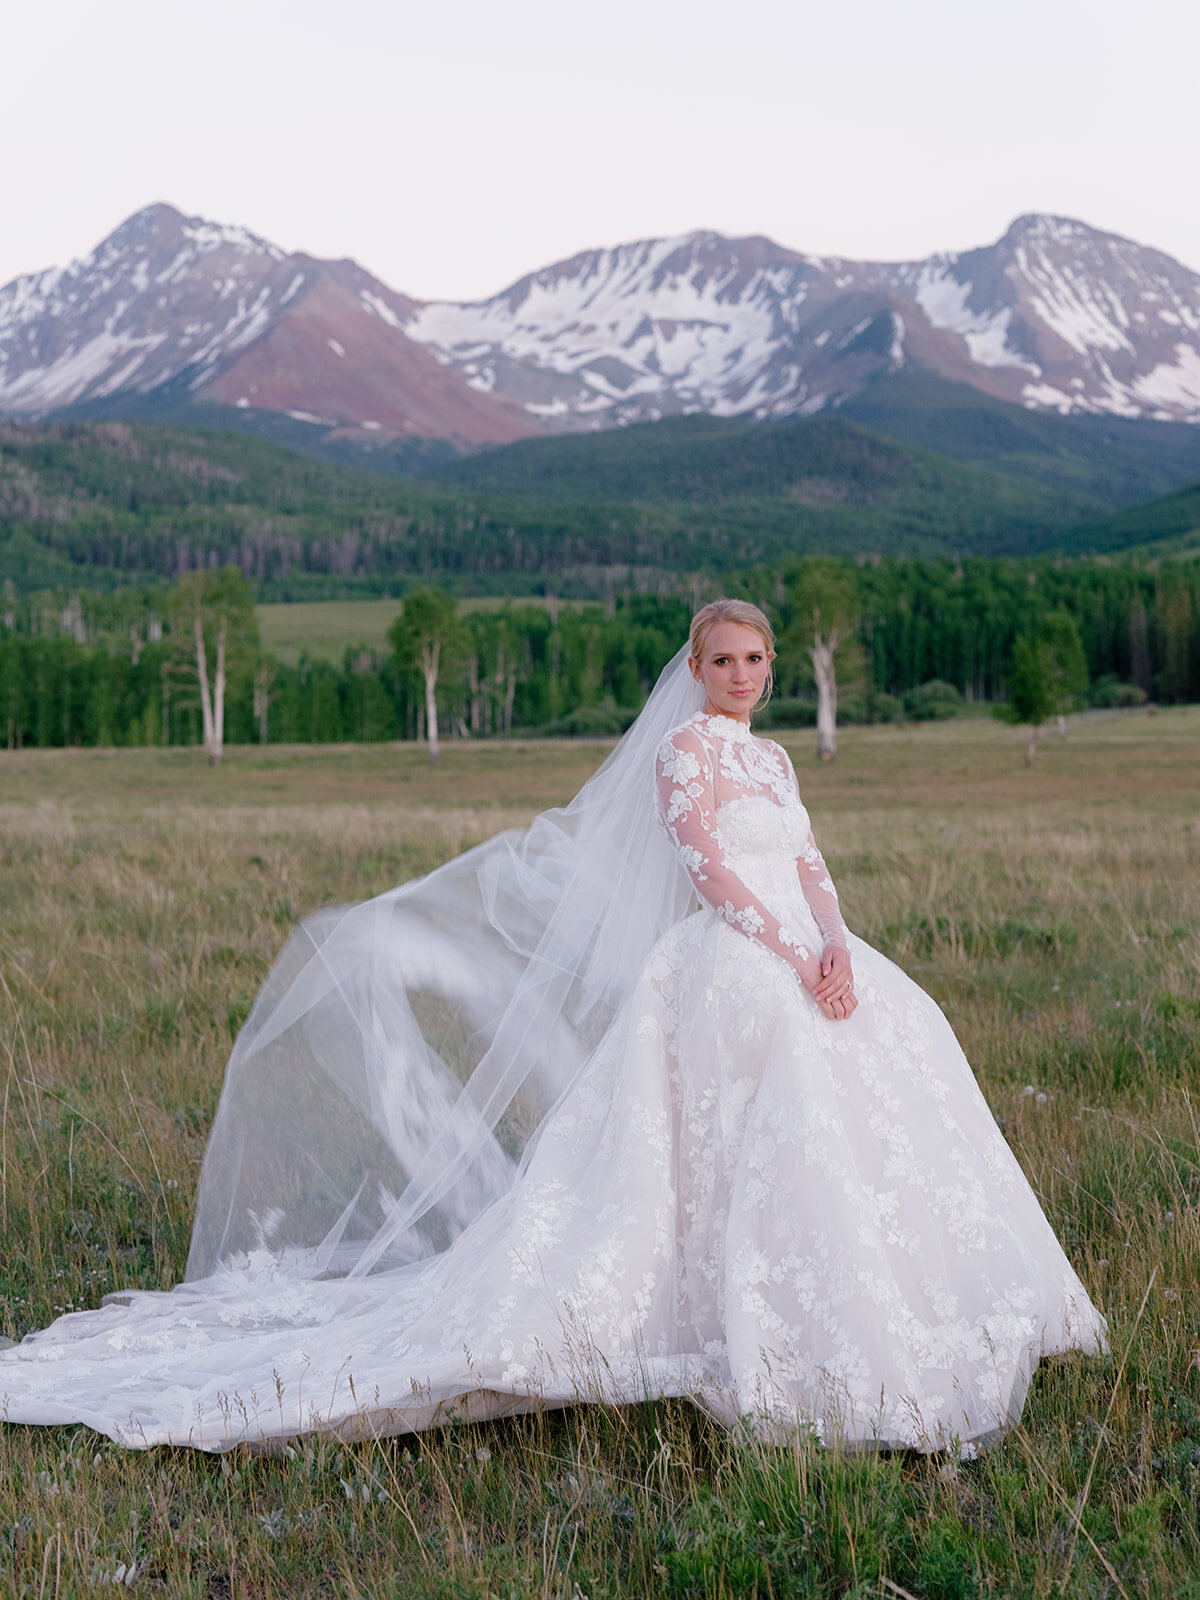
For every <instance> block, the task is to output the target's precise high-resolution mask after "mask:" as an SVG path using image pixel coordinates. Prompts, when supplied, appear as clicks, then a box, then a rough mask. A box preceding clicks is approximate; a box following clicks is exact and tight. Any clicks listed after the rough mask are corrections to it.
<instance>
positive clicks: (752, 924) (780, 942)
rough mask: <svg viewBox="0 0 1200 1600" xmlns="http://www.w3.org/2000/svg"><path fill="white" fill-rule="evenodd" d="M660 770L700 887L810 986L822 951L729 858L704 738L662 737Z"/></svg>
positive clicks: (663, 798) (684, 733)
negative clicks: (776, 912) (792, 929)
mask: <svg viewBox="0 0 1200 1600" xmlns="http://www.w3.org/2000/svg"><path fill="white" fill-rule="evenodd" d="M657 770H658V797H659V807H660V813H661V816H662V820H663V825H664V827H665V828H666V830H667V832H668V834H669V835H670V836H671V839H672V841H673V842H674V844H675V848H676V849H677V850H678V852H679V855H680V859H681V860H682V861H683V864H684V866H685V867H686V868H687V872H688V876H689V877H690V878H691V880H692V882H693V884H695V886H696V892H697V893H698V894H699V895H700V897H701V899H703V900H707V901H708V903H709V904H710V905H712V906H715V907H716V909H717V911H719V912H720V914H721V916H723V917H724V918H725V920H726V922H729V923H731V924H732V925H733V926H734V927H735V928H740V929H741V931H742V932H743V933H744V934H746V936H747V937H748V938H750V939H753V940H754V941H755V942H756V943H758V944H761V945H763V946H764V947H765V948H766V949H768V950H770V951H771V952H772V953H773V954H774V955H777V956H779V957H780V958H781V959H782V960H784V961H786V962H787V964H788V965H789V966H790V967H791V968H792V969H793V970H794V971H795V973H796V974H797V976H798V977H799V979H800V981H801V983H803V984H804V986H805V987H806V988H811V987H812V985H813V984H814V983H816V982H817V981H818V980H819V978H820V976H821V963H820V959H819V956H818V955H817V954H816V953H814V952H813V951H811V950H809V949H808V948H807V947H806V946H805V945H804V944H803V943H802V942H801V941H800V940H799V939H797V938H796V937H795V935H794V934H792V933H789V931H788V930H787V929H786V928H785V927H784V926H783V925H782V923H780V922H779V921H778V919H777V918H776V917H774V916H772V914H771V913H770V911H768V910H767V908H766V906H764V905H763V904H762V902H761V901H760V900H759V899H758V898H757V897H756V896H755V895H754V894H753V893H752V892H751V890H750V889H749V888H748V887H747V885H746V884H745V883H744V882H743V880H742V879H741V878H740V877H739V876H738V875H737V873H736V872H734V871H733V870H732V868H730V867H729V866H727V865H726V863H725V857H724V855H723V853H722V850H721V840H720V835H719V833H718V830H717V822H716V814H715V813H716V807H715V805H714V802H713V770H712V761H711V757H710V755H709V753H708V750H707V748H706V747H705V744H704V742H703V740H702V739H701V738H700V737H699V736H698V735H697V734H696V733H695V731H694V730H693V729H691V728H681V729H679V730H678V731H677V732H676V733H673V734H672V735H671V736H670V738H668V739H666V740H664V741H663V744H662V746H661V747H660V749H659V752H658V764H657ZM814 848H815V846H814ZM819 859H820V857H818V860H819ZM822 865H824V863H822ZM806 892H807V890H806ZM835 901H836V896H835ZM822 931H824V930H822Z"/></svg>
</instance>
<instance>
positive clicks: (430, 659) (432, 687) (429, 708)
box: [421, 639, 442, 766]
mask: <svg viewBox="0 0 1200 1600" xmlns="http://www.w3.org/2000/svg"><path fill="white" fill-rule="evenodd" d="M441 653H442V641H441V640H440V639H434V640H432V641H431V642H430V643H429V644H423V645H422V646H421V672H422V674H423V675H424V678H425V732H426V734H427V735H428V738H429V759H430V761H432V762H433V764H434V766H436V765H437V764H438V762H439V761H440V760H441V759H442V751H441V746H440V745H439V744H438V716H437V680H438V658H439V657H440V655H441Z"/></svg>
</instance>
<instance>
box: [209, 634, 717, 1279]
mask: <svg viewBox="0 0 1200 1600" xmlns="http://www.w3.org/2000/svg"><path fill="white" fill-rule="evenodd" d="M686 654H687V652H686V650H685V651H683V652H681V653H680V655H678V656H677V657H676V658H675V661H674V662H673V663H672V665H671V666H669V667H668V668H667V669H666V670H665V671H664V673H663V675H662V677H661V679H660V680H659V684H658V686H657V688H656V689H655V691H654V694H653V695H652V697H651V699H650V702H649V703H648V704H647V707H646V709H645V710H644V711H643V713H642V715H641V717H639V719H638V721H637V723H636V724H635V726H634V727H633V728H632V729H631V730H630V732H629V734H627V735H626V737H625V738H624V739H623V740H622V741H621V743H620V745H619V746H618V747H617V749H616V750H615V751H614V752H613V754H612V756H610V758H609V759H608V761H607V762H605V764H604V765H603V766H602V767H601V768H600V770H599V771H598V772H597V773H596V774H595V776H594V777H593V778H591V779H590V780H589V782H588V783H586V784H585V785H584V787H583V789H581V791H580V792H579V794H578V795H577V796H576V797H575V799H574V800H573V801H572V802H571V803H570V805H568V806H567V807H566V808H565V809H562V810H552V811H546V812H543V813H542V814H541V815H540V816H539V817H538V818H537V819H536V821H535V822H534V824H533V826H532V827H531V828H530V829H529V830H528V831H527V832H519V831H515V830H514V831H511V832H508V833H503V834H500V835H498V836H497V837H496V838H493V839H489V840H488V841H487V842H486V843H485V844H482V845H480V846H479V847H478V848H477V849H474V850H470V851H468V852H467V853H466V854H464V855H462V856H459V857H457V858H456V859H455V860H453V861H449V862H447V863H446V864H445V865H444V866H442V867H440V868H438V869H437V871H435V872H432V873H430V874H429V875H428V876H427V877H425V878H423V879H420V880H418V881H416V882H413V883H409V884H404V885H402V886H401V887H400V888H398V889H394V890H392V891H391V892H390V893H387V894H383V895H380V896H379V897H378V899H375V900H372V901H370V902H368V903H367V904H365V905H357V906H347V907H341V908H338V909H336V910H331V911H325V912H320V913H318V914H317V915H315V916H312V917H308V918H306V919H305V921H304V922H303V923H302V924H301V926H300V928H299V929H298V930H297V931H296V933H295V934H293V936H292V938H291V939H290V940H289V942H288V944H287V946H286V947H285V949H284V951H283V952H282V954H281V955H280V957H279V959H278V961H277V963H276V965H275V967H274V969H273V970H272V972H271V974H270V976H269V977H268V979H267V982H266V984H265V985H264V987H263V990H262V992H261V994H260V995H259V997H258V1000H257V1002H256V1004H255V1006H254V1009H253V1011H252V1013H251V1015H250V1017H249V1019H248V1021H247V1023H246V1025H245V1027H244V1028H243V1030H242V1032H241V1035H240V1036H239V1038H238V1041H237V1044H236V1047H235V1049H234V1052H233V1056H232V1058H231V1060H230V1062H229V1067H228V1070H227V1072H226V1077H225V1086H224V1089H223V1091H222V1095H221V1102H220V1106H219V1108H218V1112H217V1117H216V1121H215V1124H214V1127H213V1131H212V1137H211V1139H210V1141H209V1146H208V1149H207V1152H206V1154H205V1158H204V1167H203V1170H202V1172H201V1176H200V1186H199V1194H198V1197H197V1210H196V1222H195V1228H194V1232H193V1236H192V1243H191V1250H190V1253H189V1256H188V1266H187V1277H188V1278H189V1279H197V1278H204V1277H207V1276H209V1275H210V1274H211V1273H212V1272H213V1271H214V1270H215V1269H216V1268H217V1266H218V1265H219V1264H220V1263H222V1262H228V1261H230V1260H231V1259H234V1260H236V1259H239V1258H241V1257H243V1256H244V1255H246V1254H247V1253H249V1252H251V1251H253V1250H256V1249H262V1248H267V1249H269V1250H270V1251H271V1252H272V1253H273V1254H275V1255H276V1256H277V1257H280V1258H281V1259H282V1260H283V1261H285V1262H286V1268H287V1271H288V1273H289V1274H290V1275H295V1276H312V1275H314V1274H322V1273H325V1272H329V1271H336V1272H337V1273H339V1274H350V1275H361V1274H365V1273H368V1272H373V1271H377V1270H379V1269H380V1268H383V1267H387V1266H395V1265H398V1264H402V1263H404V1262H407V1261H412V1260H416V1259H419V1258H422V1257H426V1256H429V1255H432V1254H436V1253H438V1252H439V1251H441V1250H444V1249H445V1248H446V1246H447V1245H448V1244H449V1243H450V1241H451V1240H452V1239H454V1238H456V1237H457V1235H458V1234H459V1233H460V1232H461V1231H462V1229H463V1228H464V1227H465V1226H466V1224H467V1223H468V1222H470V1221H471V1219H472V1218H473V1217H476V1216H478V1215H479V1213H480V1212H481V1211H482V1210H484V1209H485V1208H486V1207H487V1206H488V1205H490V1204H492V1203H493V1202H494V1201H495V1200H496V1199H497V1197H498V1196H500V1195H501V1194H503V1193H504V1192H505V1191H506V1190H507V1189H509V1188H510V1187H511V1186H512V1183H513V1181H514V1177H515V1174H516V1170H517V1163H518V1161H519V1159H520V1157H521V1154H522V1152H523V1151H524V1149H525V1147H526V1145H527V1144H528V1142H529V1139H530V1138H531V1136H532V1135H533V1133H534V1132H535V1131H536V1129H537V1128H538V1127H539V1126H540V1124H541V1123H542V1122H543V1120H544V1118H545V1116H546V1113H547V1111H548V1110H549V1108H550V1107H551V1106H552V1105H553V1104H554V1102H555V1101H556V1100H557V1099H558V1098H559V1096H560V1095H561V1094H562V1093H563V1091H564V1089H565V1088H566V1087H567V1085H568V1084H569V1083H570V1082H571V1081H572V1079H573V1078H574V1076H575V1075H576V1073H577V1072H578V1071H579V1069H580V1067H581V1066H582V1064H583V1062H584V1061H585V1060H586V1059H587V1057H588V1055H589V1054H590V1052H591V1051H592V1050H593V1049H594V1048H595V1046H596V1044H597V1043H598V1042H599V1040H600V1039H601V1038H603V1036H604V1034H605V1032H606V1031H607V1029H608V1028H609V1027H610V1026H611V1024H612V1020H613V1018H614V1016H615V1015H616V1012H617V1010H618V1008H619V1006H620V1005H621V1003H622V1002H623V1000H624V999H625V998H626V997H627V996H628V994H629V992H630V990H631V988H632V985H633V982H634V980H635V978H636V975H637V973H638V971H639V970H640V968H641V966H642V965H643V963H644V961H645V959H646V956H647V954H648V953H649V951H650V950H651V949H652V947H653V946H654V944H655V942H656V940H657V939H658V938H660V937H661V935H662V934H663V932H664V931H665V930H666V929H667V928H668V927H670V926H671V924H672V923H673V922H676V921H677V920H678V919H679V918H680V917H681V916H682V915H683V914H684V912H685V911H686V909H687V907H688V905H689V903H690V902H691V899H692V890H691V886H690V884H689V883H688V880H687V877H686V874H685V873H684V872H683V870H682V868H681V866H680V864H679V862H678V860H677V858H676V856H675V853H674V851H673V849H672V848H671V845H670V842H669V841H668V839H667V838H666V836H665V835H664V833H663V831H662V829H661V828H660V827H658V826H657V825H656V823H655V818H654V809H655V804H656V797H655V789H654V754H655V750H656V748H657V745H658V743H659V741H660V740H661V738H662V736H663V734H664V733H665V732H666V731H667V730H668V729H669V728H671V727H673V726H675V725H676V724H677V723H678V722H681V721H683V720H684V719H685V718H686V717H687V716H688V715H689V713H690V712H692V711H694V710H695V709H697V706H698V704H699V700H700V698H701V696H700V692H699V690H698V689H697V686H696V684H695V682H694V681H693V679H692V677H691V674H690V673H689V672H688V671H687V668H686Z"/></svg>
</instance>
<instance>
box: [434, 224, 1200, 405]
mask: <svg viewBox="0 0 1200 1600" xmlns="http://www.w3.org/2000/svg"><path fill="white" fill-rule="evenodd" d="M405 325H406V328H407V330H408V332H409V333H410V334H411V335H412V337H413V338H414V339H418V340H420V341H421V342H422V343H424V344H426V345H428V346H429V348H430V349H432V350H435V351H436V352H437V354H438V355H439V357H440V358H441V359H442V360H443V361H446V362H448V363H451V364H452V365H454V366H455V367H456V368H457V369H458V370H459V371H460V372H462V373H463V374H464V375H465V376H466V377H467V379H468V381H469V382H470V383H471V384H472V385H473V386H474V387H476V388H477V389H480V390H481V391H483V392H485V393H488V394H497V395H505V396H508V397H510V398H512V399H514V400H516V401H518V402H519V403H520V404H521V405H523V406H524V407H525V409H526V410H527V411H529V412H531V413H532V414H533V415H535V416H541V417H544V418H546V419H547V420H548V421H550V422H555V423H557V424H558V425H559V426H571V425H574V426H580V425H588V424H592V425H594V424H595V423H596V422H597V421H599V420H611V421H617V420H633V419H639V418H650V417H657V416H662V415H664V414H666V413H668V412H673V411H681V410H704V411H713V412H717V413H720V414H722V415H733V414H748V415H751V416H757V417H780V416H787V415H791V414H794V413H796V412H810V411H819V410H821V409H823V408H824V407H826V406H829V405H836V404H837V403H838V402H839V401H841V400H843V399H846V398H848V397H849V396H851V395H853V394H855V393H857V392H859V391H860V390H861V389H862V388H863V387H864V386H865V385H866V384H867V383H868V382H869V381H870V379H871V378H872V377H873V376H875V375H876V374H877V373H879V372H881V371H886V370H889V369H894V368H896V367H899V366H902V365H904V364H905V363H906V362H912V361H916V362H919V363H921V364H922V365H924V366H927V367H930V368H932V369H933V370H934V371H936V372H939V373H940V374H942V375H943V376H944V377H947V378H952V379H957V380H959V381H961V382H965V383H970V384H973V385H974V386H975V387H977V388H979V389H983V390H985V391H986V392H987V393H989V394H993V395H996V396H997V397H999V398H1000V399H1004V400H1010V401H1015V402H1018V403H1020V404H1024V405H1026V406H1032V407H1052V408H1054V409H1057V410H1060V411H1096V412H1115V413H1118V414H1120V415H1123V416H1150V417H1160V418H1175V419H1181V418H1182V419H1188V420H1200V275H1198V274H1197V273H1194V272H1191V271H1189V270H1188V268H1186V267H1184V266H1181V265H1180V264H1179V263H1178V262H1177V261H1173V260H1172V259H1171V258H1170V257H1169V256H1165V255H1163V254H1161V253H1160V252H1158V251H1156V250H1150V249H1147V248H1145V247H1144V246H1142V245H1138V244H1134V243H1133V242H1131V241H1130V240H1128V239H1122V238H1120V237H1118V236H1117V235H1115V234H1109V233H1101V232H1099V231H1098V230H1096V229H1094V228H1090V227H1088V226H1087V225H1086V224H1084V223H1082V222H1074V221H1070V220H1069V219H1066V218H1062V217H1049V216H1028V217H1021V218H1019V219H1018V220H1017V221H1016V222H1014V223H1013V225H1012V227H1011V228H1010V229H1009V230H1008V232H1007V233H1006V234H1005V235H1004V237H1003V238H1002V239H1001V240H1000V241H999V242H998V243H996V244H994V245H990V246H987V247H986V248H984V249H980V250H972V251H968V252H966V253H964V254H960V255H939V256H932V257H930V258H928V259H927V260H924V261H913V262H901V263H897V264H878V263H873V262H858V261H843V260H838V259H834V258H830V257H820V256H806V255H799V254H797V253H796V252H795V251H792V250H786V249H783V248H781V247H780V246H779V245H776V244H773V243H772V242H771V241H770V240H768V239H763V238H749V239H726V238H723V237H722V236H721V235H720V234H715V233H694V234H689V235H686V236H684V237H682V238H678V239H655V240H647V241H643V242H640V243H637V244H629V245H622V246H619V247H617V248H615V249H612V250H593V251H587V252H586V253H584V254H582V255H578V256H575V257H573V258H572V259H571V260H569V261H563V262H560V263H559V264H558V265H556V266H552V267H547V268H545V269H543V270H542V271H541V272H537V273H534V274H533V275H531V276H530V277H527V278H522V279H521V280H520V281H519V282H518V283H515V284H513V285H512V287H511V288H509V289H506V290H505V291H504V292H503V293H502V294H498V295H496V296H495V297H494V298H492V299H490V300H483V301H479V302H476V303H474V304H466V305H459V304H449V303H446V304H427V305H423V306H420V307H414V309H413V311H412V312H411V314H410V315H409V317H408V319H407V321H406V324H405Z"/></svg>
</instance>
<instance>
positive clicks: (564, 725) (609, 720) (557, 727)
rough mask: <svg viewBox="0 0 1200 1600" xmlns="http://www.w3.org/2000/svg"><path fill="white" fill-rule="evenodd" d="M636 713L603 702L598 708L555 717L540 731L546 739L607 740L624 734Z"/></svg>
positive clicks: (585, 708) (592, 707) (591, 707)
mask: <svg viewBox="0 0 1200 1600" xmlns="http://www.w3.org/2000/svg"><path fill="white" fill-rule="evenodd" d="M636 716H637V712H636V711H630V710H629V709H628V708H627V707H625V706H618V705H615V704H614V703H613V702H612V701H611V700H603V701H601V703H600V704H599V705H598V706H580V707H579V708H578V709H577V710H575V711H568V712H567V714H566V716H563V717H557V718H556V719H555V720H554V721H553V722H550V723H547V725H546V726H545V727H544V728H542V729H541V730H540V732H541V733H542V734H543V735H544V737H546V738H548V739H609V738H615V737H616V735H617V734H621V733H624V732H625V730H626V728H628V726H629V725H630V723H631V722H632V721H633V719H634V718H635V717H636Z"/></svg>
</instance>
